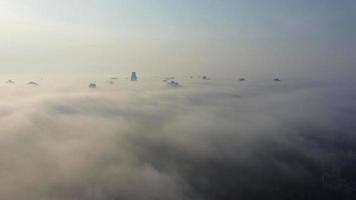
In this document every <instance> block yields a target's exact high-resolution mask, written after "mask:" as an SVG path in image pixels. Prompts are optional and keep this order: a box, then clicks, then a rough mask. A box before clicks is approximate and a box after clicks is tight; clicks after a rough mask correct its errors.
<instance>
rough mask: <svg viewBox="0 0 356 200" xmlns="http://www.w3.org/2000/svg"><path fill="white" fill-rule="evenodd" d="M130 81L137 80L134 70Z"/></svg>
mask: <svg viewBox="0 0 356 200" xmlns="http://www.w3.org/2000/svg"><path fill="white" fill-rule="evenodd" d="M131 81H137V75H136V72H132V74H131Z"/></svg>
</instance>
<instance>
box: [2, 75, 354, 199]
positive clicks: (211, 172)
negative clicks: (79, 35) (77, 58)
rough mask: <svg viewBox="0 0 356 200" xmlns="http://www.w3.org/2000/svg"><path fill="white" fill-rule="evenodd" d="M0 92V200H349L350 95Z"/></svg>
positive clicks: (322, 87)
mask: <svg viewBox="0 0 356 200" xmlns="http://www.w3.org/2000/svg"><path fill="white" fill-rule="evenodd" d="M45 83H46V81H43V82H42V84H41V85H40V86H39V87H37V88H32V87H27V86H23V87H22V86H19V84H15V85H11V86H9V85H6V86H2V87H1V91H2V95H1V97H2V101H1V102H0V126H1V132H0V177H1V178H0V185H1V187H0V196H1V198H2V199H27V200H32V199H33V200H38V199H54V200H62V199H66V200H67V199H69V200H71V199H73V200H74V199H83V200H99V199H100V200H115V199H130V200H135V199H137V200H139V199H147V200H151V199H152V200H153V199H165V200H171V199H172V200H176V199H177V200H178V199H187V200H189V199H212V200H213V199H261V198H267V199H335V198H337V197H338V198H339V199H351V198H352V197H355V196H356V191H355V189H354V188H355V186H356V185H355V184H356V170H355V165H356V157H355V151H356V148H355V139H356V138H355V136H354V133H355V130H356V126H355V125H354V124H353V120H354V119H355V116H356V109H355V108H356V102H355V101H354V99H355V97H356V93H355V91H354V89H351V87H348V86H347V85H345V84H344V85H337V86H331V84H324V83H323V84H320V83H300V82H288V81H286V82H281V83H273V82H271V81H251V82H244V83H239V82H237V81H233V80H230V81H222V80H211V81H205V82H203V81H189V82H188V81H185V82H184V81H183V83H182V85H183V87H181V88H170V87H168V86H165V85H164V84H163V83H161V82H159V81H140V82H138V83H128V82H126V81H125V80H122V81H121V82H120V83H118V84H116V85H112V86H109V85H104V83H103V84H98V86H99V87H98V88H97V89H95V90H91V89H88V88H86V85H83V87H81V85H78V84H73V85H71V86H68V85H67V86H63V85H62V86H61V87H51V84H48V86H44V85H45Z"/></svg>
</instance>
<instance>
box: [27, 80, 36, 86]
mask: <svg viewBox="0 0 356 200" xmlns="http://www.w3.org/2000/svg"><path fill="white" fill-rule="evenodd" d="M27 85H31V86H38V83H36V82H34V81H30V82H28V83H27Z"/></svg>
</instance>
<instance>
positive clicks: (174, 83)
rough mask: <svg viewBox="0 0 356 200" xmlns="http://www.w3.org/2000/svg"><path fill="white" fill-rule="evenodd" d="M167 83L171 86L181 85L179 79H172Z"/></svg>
mask: <svg viewBox="0 0 356 200" xmlns="http://www.w3.org/2000/svg"><path fill="white" fill-rule="evenodd" d="M167 84H168V85H169V86H171V87H180V84H179V83H178V82H177V81H170V82H168V83H167Z"/></svg>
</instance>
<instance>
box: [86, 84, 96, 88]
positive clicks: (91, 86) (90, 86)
mask: <svg viewBox="0 0 356 200" xmlns="http://www.w3.org/2000/svg"><path fill="white" fill-rule="evenodd" d="M88 87H89V88H96V84H95V83H90V84H89V85H88Z"/></svg>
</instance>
